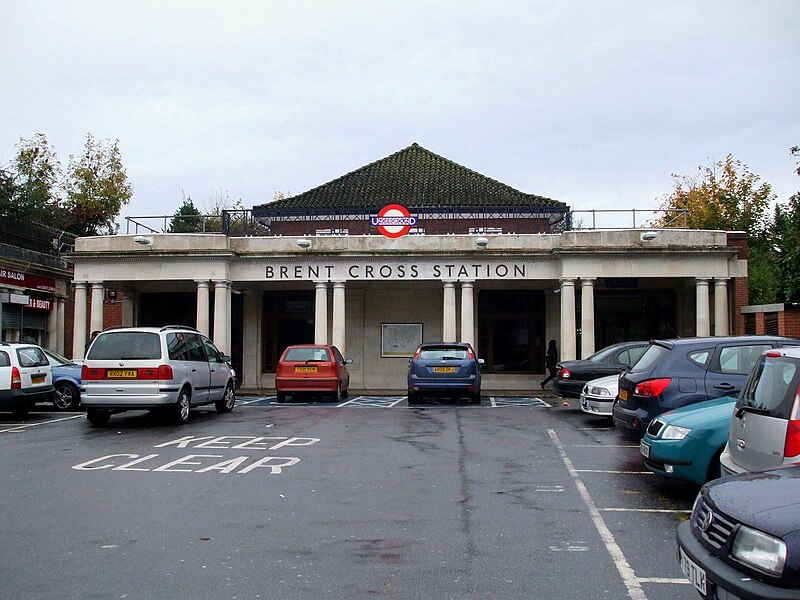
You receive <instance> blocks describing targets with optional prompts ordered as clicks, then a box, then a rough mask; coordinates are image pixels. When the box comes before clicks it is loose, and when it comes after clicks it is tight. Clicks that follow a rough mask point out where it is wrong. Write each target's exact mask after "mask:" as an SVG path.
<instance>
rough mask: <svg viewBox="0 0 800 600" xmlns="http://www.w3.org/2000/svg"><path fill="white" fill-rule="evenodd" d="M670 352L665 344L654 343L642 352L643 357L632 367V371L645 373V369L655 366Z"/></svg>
mask: <svg viewBox="0 0 800 600" xmlns="http://www.w3.org/2000/svg"><path fill="white" fill-rule="evenodd" d="M668 353H669V350H667V349H666V348H664V346H658V345H656V344H652V345H651V346H650V347H649V348H648V349H647V350H646V351H645V353H644V354H642V357H641V358H640V359H639V360H637V361H636V363H635V364H634V365H633V366H632V367H631V373H643V372H645V371H649V370H650V369H652V368H653V365H655V364H656V363H657V362H658V361H659V360H661V357H662V356H665V355H666V354H668Z"/></svg>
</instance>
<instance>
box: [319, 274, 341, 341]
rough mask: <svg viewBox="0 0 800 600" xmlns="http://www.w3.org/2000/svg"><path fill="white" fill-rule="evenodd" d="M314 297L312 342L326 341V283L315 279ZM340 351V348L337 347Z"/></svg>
mask: <svg viewBox="0 0 800 600" xmlns="http://www.w3.org/2000/svg"><path fill="white" fill-rule="evenodd" d="M315 283H316V295H315V297H314V343H315V344H327V343H328V284H327V283H326V282H324V281H317V282H315ZM339 350H340V351H341V348H339Z"/></svg>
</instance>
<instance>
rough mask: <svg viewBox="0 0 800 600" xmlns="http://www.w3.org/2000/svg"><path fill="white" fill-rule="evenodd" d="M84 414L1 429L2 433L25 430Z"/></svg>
mask: <svg viewBox="0 0 800 600" xmlns="http://www.w3.org/2000/svg"><path fill="white" fill-rule="evenodd" d="M83 416H84V415H83V413H81V414H79V415H72V416H70V417H63V418H61V419H52V420H50V421H42V422H41V423H28V424H27V425H17V426H16V427H11V428H9V429H0V433H9V432H12V433H13V432H18V431H24V430H25V429H28V428H29V427H38V426H39V425H49V424H50V423H59V422H61V421H69V420H70V419H82V418H83Z"/></svg>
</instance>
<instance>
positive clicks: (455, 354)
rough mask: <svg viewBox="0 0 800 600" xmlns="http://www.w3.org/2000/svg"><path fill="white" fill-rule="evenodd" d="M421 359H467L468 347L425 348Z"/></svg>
mask: <svg viewBox="0 0 800 600" xmlns="http://www.w3.org/2000/svg"><path fill="white" fill-rule="evenodd" d="M419 357H420V359H421V360H467V358H468V357H469V355H468V354H467V350H466V348H447V347H444V346H438V347H436V348H424V349H423V350H422V351H421V352H420V353H419Z"/></svg>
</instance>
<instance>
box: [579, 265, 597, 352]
mask: <svg viewBox="0 0 800 600" xmlns="http://www.w3.org/2000/svg"><path fill="white" fill-rule="evenodd" d="M592 354H594V278H592V277H581V358H588V357H590V356H591V355H592Z"/></svg>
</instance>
